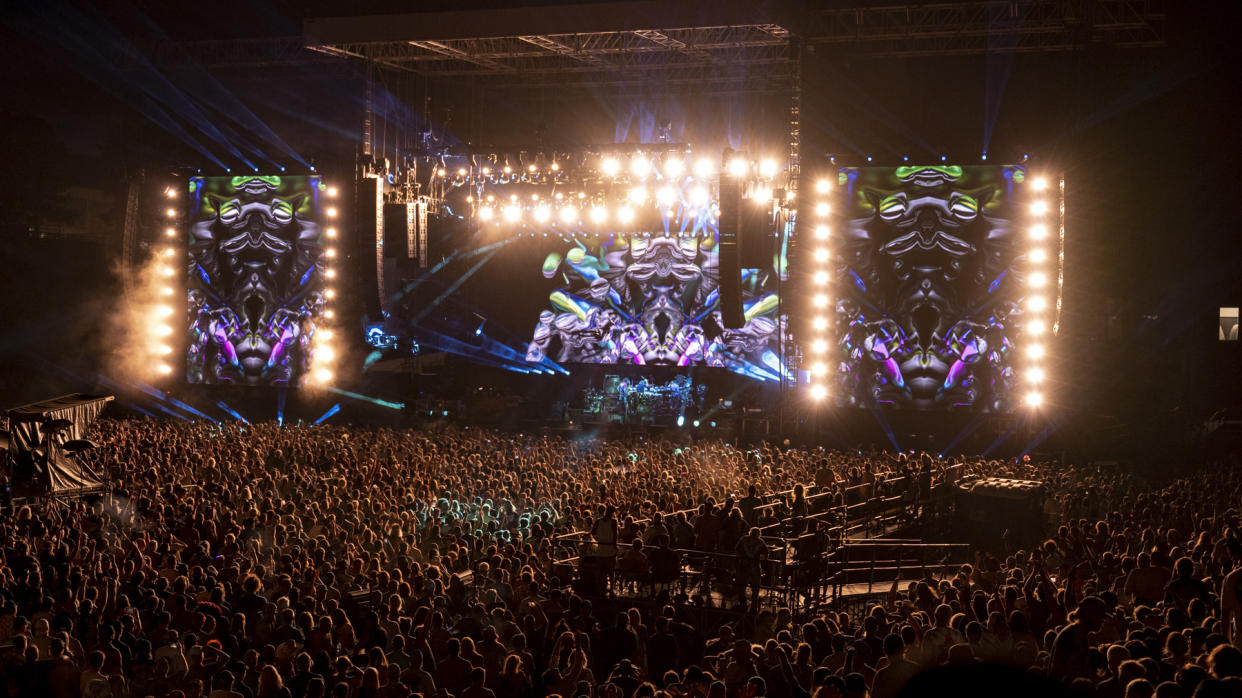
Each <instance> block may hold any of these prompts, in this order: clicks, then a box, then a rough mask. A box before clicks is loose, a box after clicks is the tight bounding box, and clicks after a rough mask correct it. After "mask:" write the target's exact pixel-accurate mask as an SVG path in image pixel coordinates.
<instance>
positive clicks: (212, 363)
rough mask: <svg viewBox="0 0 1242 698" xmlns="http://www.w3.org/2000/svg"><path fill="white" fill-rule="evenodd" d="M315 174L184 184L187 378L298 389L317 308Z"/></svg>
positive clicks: (319, 240) (320, 300)
mask: <svg viewBox="0 0 1242 698" xmlns="http://www.w3.org/2000/svg"><path fill="white" fill-rule="evenodd" d="M325 193H326V187H325V186H324V184H323V181H322V179H321V178H320V177H319V176H297V177H287V176H283V175H282V176H259V175H254V176H249V175H247V176H238V177H195V178H192V179H191V180H190V205H189V226H190V247H189V265H188V266H189V269H188V274H187V279H186V294H187V310H188V318H187V326H188V337H187V350H186V378H187V380H188V381H189V382H190V383H202V384H231V385H250V386H263V385H287V386H296V385H300V384H301V382H302V379H303V377H304V376H305V375H306V373H307V369H308V368H309V366H310V364H311V358H312V357H311V351H312V349H311V347H312V343H313V337H314V334H315V329H316V327H317V325H318V324H319V323H320V320H321V316H322V315H323V313H324V310H325V307H324V304H325V303H324V302H325V296H324V294H325V291H326V287H325V279H326V275H325V271H326V270H325V265H324V261H325V257H324V254H325V249H326V243H325V240H324V238H323V232H324V227H323V221H324V218H323V216H324V208H325V207H324V205H323V199H322V197H323V196H324V195H325Z"/></svg>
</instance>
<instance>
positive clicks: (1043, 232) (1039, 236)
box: [1031, 223, 1048, 240]
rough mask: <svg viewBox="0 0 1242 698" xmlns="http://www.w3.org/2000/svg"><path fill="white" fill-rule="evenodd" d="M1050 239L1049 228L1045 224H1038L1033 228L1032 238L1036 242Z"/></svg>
mask: <svg viewBox="0 0 1242 698" xmlns="http://www.w3.org/2000/svg"><path fill="white" fill-rule="evenodd" d="M1046 237H1048V226H1046V225H1044V224H1043V223H1036V224H1035V225H1033V226H1031V238H1032V239H1034V240H1043V239H1044V238H1046Z"/></svg>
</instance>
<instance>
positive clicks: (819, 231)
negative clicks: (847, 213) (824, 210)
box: [815, 225, 831, 240]
mask: <svg viewBox="0 0 1242 698" xmlns="http://www.w3.org/2000/svg"><path fill="white" fill-rule="evenodd" d="M830 232H831V231H830V230H829V229H828V226H826V225H817V226H815V237H816V238H818V239H820V240H827V239H828V235H829V233H830Z"/></svg>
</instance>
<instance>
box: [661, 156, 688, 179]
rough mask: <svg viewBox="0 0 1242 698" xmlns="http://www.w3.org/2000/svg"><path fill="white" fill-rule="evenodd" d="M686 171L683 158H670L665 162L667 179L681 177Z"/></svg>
mask: <svg viewBox="0 0 1242 698" xmlns="http://www.w3.org/2000/svg"><path fill="white" fill-rule="evenodd" d="M685 171H686V163H684V162H682V161H681V158H669V159H667V160H665V161H664V176H665V177H680V176H681V174H682V173H683V172H685Z"/></svg>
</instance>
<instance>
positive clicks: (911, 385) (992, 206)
mask: <svg viewBox="0 0 1242 698" xmlns="http://www.w3.org/2000/svg"><path fill="white" fill-rule="evenodd" d="M839 185H840V187H839V191H840V193H841V197H842V198H841V200H840V203H841V210H840V213H839V214H838V215H837V217H836V218H837V221H838V229H839V230H840V237H839V247H838V249H839V254H838V255H836V270H835V273H834V274H833V277H832V278H833V284H834V292H835V297H836V309H837V310H836V332H837V334H836V336H837V344H836V350H835V351H836V357H835V360H834V361H833V362H832V364H831V365H832V366H833V367H834V368H835V381H836V385H835V387H834V388H833V393H834V395H835V396H836V400H837V402H838V404H839V405H842V406H857V407H876V406H879V407H895V408H905V409H959V410H972V411H981V412H1005V411H1009V410H1011V409H1013V408H1014V407H1016V406H1017V405H1018V404H1019V403H1020V401H1021V400H1022V391H1021V390H1020V387H1021V386H1020V385H1019V382H1018V381H1019V378H1020V377H1021V376H1020V375H1019V369H1021V368H1024V364H1023V361H1024V358H1023V355H1022V354H1020V353H1019V351H1018V350H1019V349H1021V348H1022V347H1021V346H1020V345H1021V344H1022V343H1023V342H1024V341H1026V340H1025V339H1024V338H1025V337H1026V336H1027V334H1028V333H1027V332H1024V329H1029V328H1027V327H1026V326H1027V324H1028V323H1031V322H1041V323H1042V322H1043V321H1042V320H1039V319H1037V318H1033V317H1032V316H1031V313H1030V305H1031V303H1026V302H1025V301H1026V300H1027V299H1028V297H1029V296H1030V295H1031V294H1032V293H1039V292H1041V290H1040V289H1039V288H1037V286H1038V285H1042V284H1043V283H1044V272H1042V271H1038V270H1037V269H1036V268H1035V267H1033V266H1032V263H1033V260H1038V261H1042V260H1044V259H1046V258H1047V257H1048V255H1049V252H1048V251H1047V250H1044V249H1042V248H1037V249H1038V251H1036V250H1035V249H1032V245H1031V244H1030V243H1029V242H1027V238H1026V237H1025V236H1023V235H1021V234H1020V233H1021V232H1022V231H1024V230H1026V227H1024V226H1025V224H1026V223H1027V222H1028V217H1029V210H1030V207H1031V202H1032V201H1033V200H1034V199H1033V198H1032V196H1031V195H1030V193H1029V192H1028V191H1027V185H1026V170H1025V168H1024V167H1023V166H1019V165H1014V166H971V167H959V166H925V167H920V166H902V167H859V168H843V169H841V170H840V171H839ZM1040 205H1041V206H1042V205H1043V204H1040ZM1043 290H1046V289H1043ZM1035 300H1036V301H1038V303H1040V304H1042V303H1044V301H1043V300H1042V299H1035ZM1041 326H1042V325H1041ZM1041 351H1042V350H1041Z"/></svg>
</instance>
